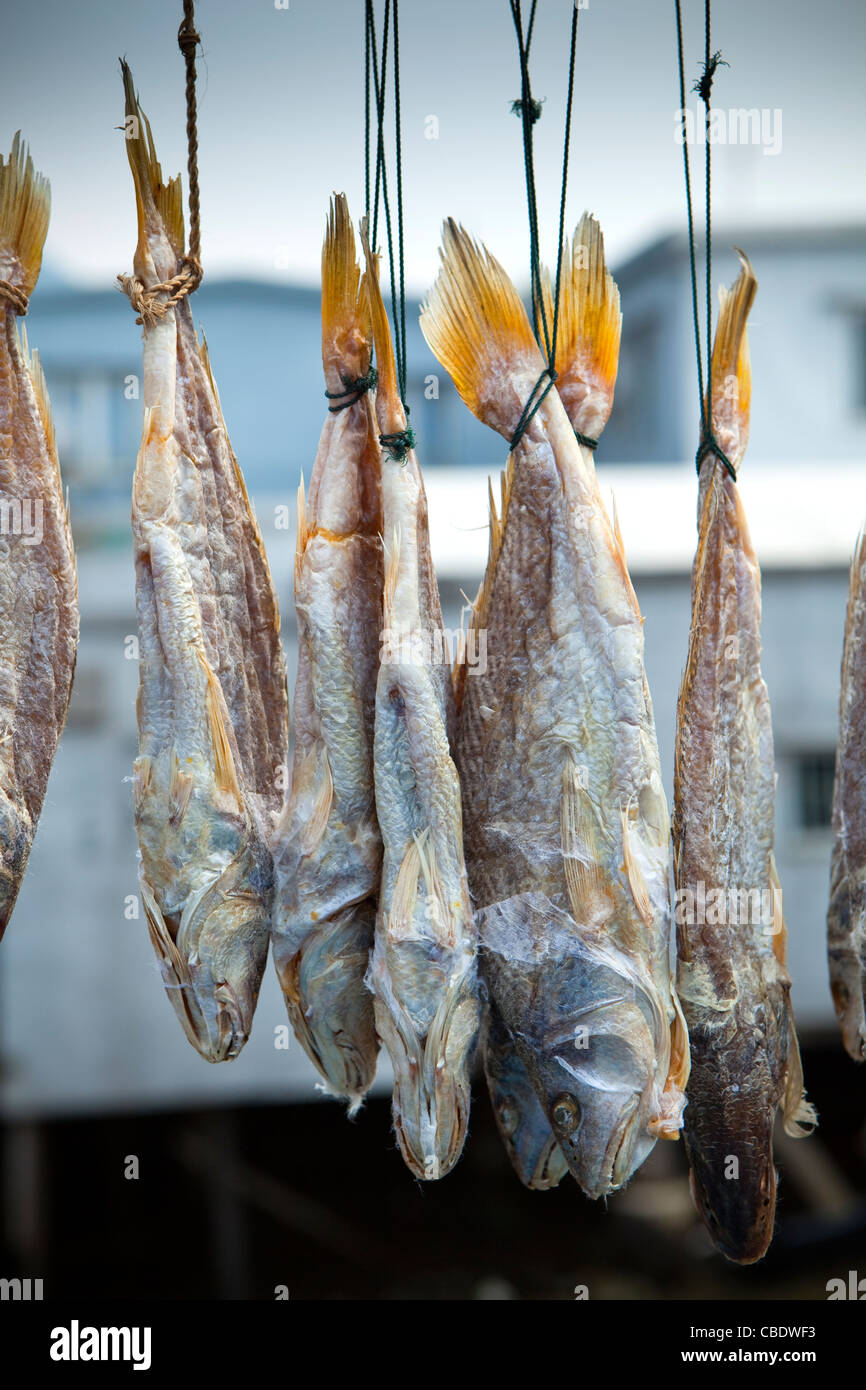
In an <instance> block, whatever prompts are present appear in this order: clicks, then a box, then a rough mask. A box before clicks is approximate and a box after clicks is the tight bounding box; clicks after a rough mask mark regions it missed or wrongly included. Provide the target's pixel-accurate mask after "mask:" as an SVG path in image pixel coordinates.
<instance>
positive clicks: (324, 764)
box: [300, 744, 334, 855]
mask: <svg viewBox="0 0 866 1390" xmlns="http://www.w3.org/2000/svg"><path fill="white" fill-rule="evenodd" d="M309 756H310V757H314V758H315V759H316V772H315V788H316V790H315V794H314V796H313V804H312V807H311V810H310V818H309V820H308V821H307V823H306V825H305V826H304V829H303V832H302V834H301V838H300V847H301V853H302V854H304V855H309V854H312V853H313V851H314V850H316V849H317V848H318V846H319V845H320V844H321V841H322V837H323V836H324V834H325V831H326V830H327V828H328V818H329V816H330V814H331V807H332V806H333V804H334V778H333V775H332V773H331V764H330V762H329V760H328V753H327V749H326V748H325V746H324V744H322V745H321V747H320V749H319V751H318V753H316V750H315V749H314V748H311V749H310V754H309Z"/></svg>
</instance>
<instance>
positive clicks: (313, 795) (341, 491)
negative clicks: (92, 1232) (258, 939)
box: [272, 194, 383, 1107]
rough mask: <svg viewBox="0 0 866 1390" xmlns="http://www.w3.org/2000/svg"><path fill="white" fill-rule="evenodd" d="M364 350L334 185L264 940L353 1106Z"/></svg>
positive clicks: (362, 1081)
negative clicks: (315, 444) (314, 438)
mask: <svg viewBox="0 0 866 1390" xmlns="http://www.w3.org/2000/svg"><path fill="white" fill-rule="evenodd" d="M371 347H372V342H371V334H370V327H369V307H368V304H367V298H366V288H365V286H363V285H362V283H361V278H360V269H359V266H358V264H357V260H356V255H355V238H354V233H353V231H352V224H351V221H350V218H349V212H348V207H347V204H346V199H345V197H344V196H343V195H342V194H340V195H338V196H337V197H335V198H334V200H333V202H332V205H331V210H330V215H329V220H328V228H327V233H326V237H325V245H324V249H323V253H322V360H323V363H324V367H325V378H326V382H327V390H328V392H329V393H331V398H332V399H333V400H335V401H336V402H337V405H338V406H340V405H342V406H343V407H344V408H341V409H336V410H333V411H330V412H329V413H328V416H327V418H326V421H325V426H324V429H323V431H322V436H321V440H320V443H319V449H318V453H317V455H316V460H315V463H314V466H313V472H312V477H311V480H310V494H309V497H307V496H306V495H305V492H304V488H303V484H302V485H301V490H300V492H299V496H298V544H297V555H296V560H295V607H296V610H297V618H298V675H297V682H296V685H295V699H294V715H293V717H294V734H295V737H294V755H293V770H292V784H291V789H290V793H289V796H288V798H287V801H286V806H285V808H284V810H283V813H282V815H281V817H280V821H279V823H278V825H277V827H276V830H275V833H274V837H273V841H272V849H273V853H274V865H275V872H276V891H275V898H274V917H273V930H272V940H273V949H274V962H275V964H276V967H277V973H278V975H279V977H280V984H281V986H282V989H283V994H284V996H285V1000H286V1006H287V1008H288V1012H289V1017H290V1019H291V1021H292V1025H293V1028H294V1030H295V1034H296V1036H297V1038H298V1039H299V1041H300V1042H301V1044H302V1045H303V1047H304V1049H305V1050H306V1052H307V1054H308V1055H309V1056H310V1058H311V1059H312V1061H313V1062H314V1063H315V1065H316V1067H317V1068H318V1070H319V1072H320V1073H321V1075H322V1077H323V1078H324V1082H325V1085H326V1087H327V1088H328V1090H329V1091H331V1092H333V1093H334V1094H336V1095H340V1096H345V1097H347V1098H348V1100H349V1101H350V1105H351V1106H353V1107H355V1106H357V1105H358V1104H359V1103H360V1100H361V1098H362V1097H363V1095H364V1094H365V1093H366V1091H367V1090H368V1089H369V1087H370V1085H371V1083H372V1081H373V1078H374V1076H375V1074H376V1063H377V1059H378V1053H379V1041H378V1037H377V1035H376V1026H375V1020H374V1017H373V998H372V995H371V994H370V991H369V990H368V989H367V987H366V985H365V976H366V973H367V968H368V965H369V956H370V951H371V949H372V945H373V930H374V925H375V918H376V897H377V892H378V886H379V875H380V872H381V864H382V841H381V836H380V834H379V827H378V822H377V820H376V807H375V794H374V788H373V723H374V706H375V691H376V676H377V672H378V665H379V632H380V628H381V624H382V586H383V559H382V540H381V533H382V497H381V479H380V472H381V465H380V453H379V441H378V428H377V425H376V420H375V414H374V411H373V405H372V401H371V399H370V396H369V394H368V393H367V392H365V391H360V392H359V391H357V390H355V391H353V390H352V389H351V383H352V382H356V381H359V380H361V379H364V378H367V376H368V373H369V368H370V355H371ZM347 383H349V386H348V388H347ZM340 393H342V397H343V398H344V399H342V398H341V395H340ZM353 397H354V398H355V399H354V400H353Z"/></svg>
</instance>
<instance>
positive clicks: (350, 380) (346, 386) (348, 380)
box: [325, 367, 379, 415]
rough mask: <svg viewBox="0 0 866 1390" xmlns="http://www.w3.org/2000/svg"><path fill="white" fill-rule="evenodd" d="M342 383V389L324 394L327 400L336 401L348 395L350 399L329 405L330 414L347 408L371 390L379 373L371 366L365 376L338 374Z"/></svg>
mask: <svg viewBox="0 0 866 1390" xmlns="http://www.w3.org/2000/svg"><path fill="white" fill-rule="evenodd" d="M340 380H341V381H342V383H343V390H342V391H326V392H325V395H326V396H327V398H328V400H329V401H338V400H339V399H340V397H341V396H349V397H350V399H349V400H347V401H343V403H342V405H329V406H328V410H329V411H330V413H331V414H332V415H336V414H337V413H338V412H339V411H341V410H348V408H349V406H350V405H357V403H358V401H359V400H360V399H361V397H362V396H363V395H366V393H367V392H368V391H372V390H373V388H374V387H375V386H376V384H377V383H378V380H379V373H378V372H377V371H376V368H375V367H371V368H370V370H369V371H368V372H367V373H366V375H365V376H355V377H352V376H343V375H342V374H341V375H340Z"/></svg>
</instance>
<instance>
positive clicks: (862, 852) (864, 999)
mask: <svg viewBox="0 0 866 1390" xmlns="http://www.w3.org/2000/svg"><path fill="white" fill-rule="evenodd" d="M864 668H866V527H864V529H863V530H861V532H860V535H859V537H858V539H857V547H856V549H855V551H854V558H853V560H852V562H851V579H850V585H849V592H848V608H847V612H846V615H845V642H844V646H843V650H842V679H841V690H840V695H839V742H838V745H837V748H836V778H835V782H834V786H833V860H832V866H831V870H830V905H829V910H828V913H827V955H828V960H829V965H830V988H831V991H832V994H833V1003H834V1005H835V1008H836V1016H837V1018H838V1019H839V1023H840V1025H841V1028H842V1041H843V1042H844V1044H845V1050H846V1052H847V1053H848V1055H849V1056H850V1057H853V1058H854V1061H855V1062H862V1061H863V1060H864V1058H866V798H864V795H863V788H864V785H866V669H864Z"/></svg>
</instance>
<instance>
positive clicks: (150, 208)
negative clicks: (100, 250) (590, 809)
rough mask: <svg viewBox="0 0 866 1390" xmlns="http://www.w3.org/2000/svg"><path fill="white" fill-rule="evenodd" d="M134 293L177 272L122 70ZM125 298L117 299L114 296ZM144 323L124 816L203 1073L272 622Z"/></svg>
mask: <svg viewBox="0 0 866 1390" xmlns="http://www.w3.org/2000/svg"><path fill="white" fill-rule="evenodd" d="M122 69H123V78H124V89H125V94H126V115H127V141H126V147H127V154H128V157H129V162H130V167H131V169H132V173H133V179H134V184H135V193H136V210H137V215H138V233H139V235H138V243H137V247H136V254H135V262H134V264H135V274H136V278H137V280H138V281H139V283H140V285H141V286H142V287H143V289H144V291H145V292H147V291H150V292H151V294H153V293H154V292H156V287H157V286H159V285H161V284H162V283H163V282H164V281H165V280H167V279H169V278H171V277H173V276H174V275H175V274H177V272H178V269H179V267H180V266H181V264H182V258H183V249H184V233H183V214H182V210H181V190H180V181H179V179H175V180H171V181H170V182H169V183H167V184H164V183H163V181H162V173H161V170H160V167H159V164H158V162H157V159H156V153H155V149H154V145H153V137H152V134H151V131H150V126H149V123H148V121H147V119H146V117H145V116H144V113H143V112H142V111H141V108H140V106H139V104H138V101H137V98H136V96H135V92H134V88H133V84H132V76H131V73H130V71H129V68H128V67H127V66H126V64H123V65H122ZM125 287H126V288H129V285H128V283H127V284H126V285H125ZM165 298H166V296H165V292H163V293H162V299H161V302H162V307H161V309H158V310H156V312H154V313H151V312H149V309H146V310H145V311H143V314H142V317H143V319H144V328H143V340H144V349H143V389H142V396H143V405H144V426H143V436H142V444H141V449H140V451H139V456H138V460H137V464H136V471H135V478H134V481H133V507H132V530H133V542H134V550H135V565H136V607H137V613H138V623H139V643H140V662H139V695H138V702H137V712H138V725H139V756H138V758H137V759H136V762H135V766H134V776H133V803H134V812H135V821H136V830H137V833H138V839H139V846H140V850H141V864H140V871H139V877H140V884H141V891H142V900H143V903H144V907H145V913H146V917H147V923H148V929H149V932H150V937H151V941H152V943H153V946H154V949H155V951H156V954H157V957H158V959H159V961H160V965H161V970H162V976H163V982H164V984H165V987H166V992H167V994H168V997H169V1000H170V1001H171V1003H172V1005H173V1007H174V1009H175V1011H176V1013H177V1015H178V1018H179V1020H180V1022H181V1025H182V1027H183V1029H184V1032H185V1033H186V1035H187V1037H188V1039H189V1041H190V1042H191V1043H192V1045H193V1046H194V1047H196V1048H197V1050H198V1051H199V1052H200V1053H201V1054H202V1056H203V1057H205V1058H206V1059H207V1060H208V1061H214V1062H216V1061H223V1060H227V1059H230V1058H233V1057H235V1056H237V1054H238V1052H239V1051H240V1050H241V1048H242V1047H243V1045H244V1043H245V1041H246V1038H247V1036H248V1034H249V1030H250V1026H251V1023H252V1016H253V1013H254V1011H255V1005H256V1000H257V997H258V990H259V985H260V982H261V977H262V972H263V970H264V965H265V961H266V958H267V949H268V933H269V924H270V911H271V899H272V892H273V863H272V859H271V854H270V850H269V848H268V839H269V836H270V834H271V831H272V828H273V821H274V818H275V816H276V814H277V812H278V810H279V808H280V805H281V802H282V786H283V781H282V776H281V773H282V769H283V768H284V766H285V763H286V758H287V739H288V697H287V691H286V674H285V664H284V661H283V656H282V650H281V647H280V639H279V610H278V606H277V601H276V595H275V593H274V590H273V585H272V583H271V578H270V571H269V569H268V563H267V558H266V556H265V552H264V546H263V543H262V539H261V535H260V533H259V530H258V526H257V524H256V521H255V517H254V515H253V512H252V507H251V505H250V501H249V498H248V496H247V492H246V488H245V485H244V481H243V476H242V474H241V472H240V469H239V467H238V463H237V460H236V458H235V456H234V453H233V452H232V449H231V445H230V443H229V439H228V434H227V431H226V427H225V422H224V420H223V416H222V411H221V408H220V403H219V396H218V393H217V389H216V385H215V382H214V379H213V375H212V372H211V367H210V361H209V357H208V352H207V345H206V343H205V342H204V341H202V342H201V343H199V341H198V338H197V335H196V331H195V327H194V323H193V317H192V311H191V308H190V305H189V302H188V299H187V298H184V299H181V300H180V301H179V302H178V303H176V304H174V305H165V303H164V301H165Z"/></svg>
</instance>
